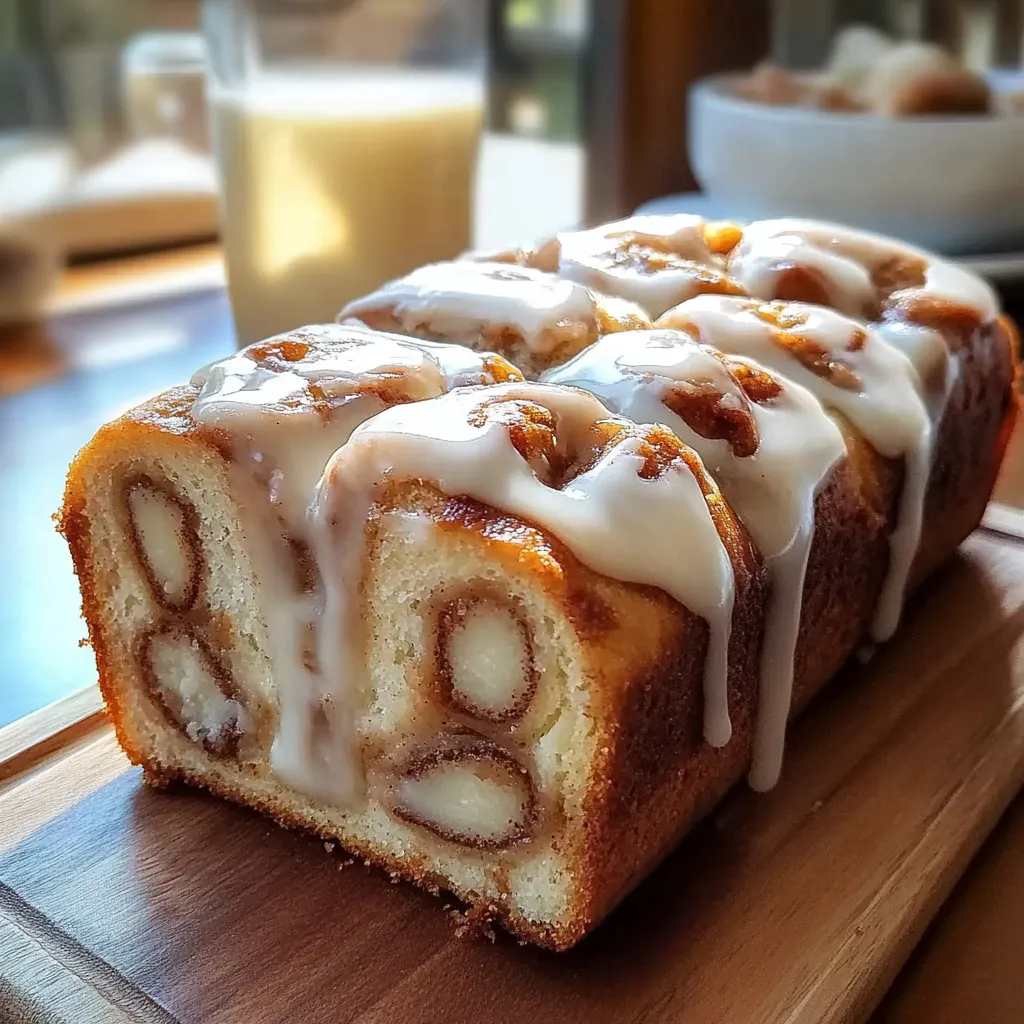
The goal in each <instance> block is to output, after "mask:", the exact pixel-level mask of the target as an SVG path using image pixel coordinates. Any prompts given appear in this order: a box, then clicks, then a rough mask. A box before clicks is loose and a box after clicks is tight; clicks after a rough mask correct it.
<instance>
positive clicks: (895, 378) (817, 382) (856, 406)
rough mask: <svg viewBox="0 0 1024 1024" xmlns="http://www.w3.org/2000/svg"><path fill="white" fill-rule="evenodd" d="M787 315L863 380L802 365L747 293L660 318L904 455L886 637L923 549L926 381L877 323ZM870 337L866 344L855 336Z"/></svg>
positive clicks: (811, 308) (803, 312) (886, 593)
mask: <svg viewBox="0 0 1024 1024" xmlns="http://www.w3.org/2000/svg"><path fill="white" fill-rule="evenodd" d="M782 308H783V309H784V310H785V312H786V313H787V314H791V315H793V316H796V317H799V318H801V319H802V320H803V322H801V323H800V324H799V325H798V326H795V327H794V328H793V329H792V330H791V331H786V332H784V333H787V334H789V335H790V336H795V337H804V338H808V339H810V340H811V341H812V342H816V343H818V344H819V345H821V346H822V347H823V348H824V349H825V350H826V351H827V352H828V353H829V354H830V356H831V357H832V358H835V359H838V360H840V361H841V362H842V363H843V364H844V365H845V366H847V367H848V368H849V370H851V371H852V372H853V373H854V374H856V376H857V378H859V381H860V386H859V387H854V388H846V387H840V386H837V385H836V384H834V383H832V382H831V381H830V380H828V379H826V378H825V377H822V376H819V375H818V374H816V373H814V372H813V371H811V370H810V369H808V368H807V367H806V366H804V365H803V364H802V363H800V362H799V361H798V360H797V359H796V358H795V357H794V356H793V355H792V354H791V353H790V351H789V350H788V349H787V348H786V347H784V346H783V345H780V344H779V343H778V342H777V341H776V340H775V335H776V333H777V329H776V328H773V327H772V326H771V325H770V324H769V323H766V322H765V321H764V320H763V319H762V318H761V317H760V316H758V314H757V312H756V310H757V303H755V302H753V301H751V300H749V299H742V298H734V297H731V296H719V295H699V296H697V297H696V298H694V299H690V300H689V301H687V302H684V303H682V304H681V305H680V306H677V307H676V308H675V309H674V310H671V311H670V312H669V313H668V314H666V315H665V316H664V317H662V318H661V320H659V322H658V325H659V326H664V327H680V328H683V329H686V328H691V329H693V330H695V331H697V333H698V334H699V336H700V340H701V341H702V342H704V343H705V344H709V345H712V346H714V347H715V348H717V349H720V350H721V351H722V352H727V353H731V354H738V355H744V356H750V357H752V358H754V359H756V360H757V361H758V362H760V363H763V364H764V365H765V366H769V367H771V368H772V369H773V370H777V371H778V372H779V373H781V374H783V375H784V376H785V377H788V378H790V379H791V380H794V381H796V382H797V383H799V384H802V385H803V386H804V387H806V388H807V389H808V390H809V391H811V392H812V393H813V394H815V395H816V396H817V397H818V399H819V400H820V401H821V402H822V403H823V404H824V405H826V406H830V407H832V408H835V409H837V410H839V412H841V413H842V414H843V415H844V416H846V417H847V418H848V419H849V420H850V421H851V422H852V423H853V424H854V425H855V426H856V427H857V429H858V430H859V431H860V432H861V433H862V434H863V435H864V436H865V437H866V438H867V440H868V441H869V442H870V443H871V444H872V446H873V447H874V448H875V449H876V450H877V451H878V452H879V453H880V454H882V455H884V456H885V457H887V458H903V459H904V463H905V471H904V472H905V478H904V482H903V489H902V492H901V496H900V505H899V513H898V517H897V523H896V528H895V529H894V530H893V533H892V536H891V538H890V545H891V555H890V564H889V572H888V576H887V578H886V582H885V585H884V587H883V590H882V594H881V596H880V598H879V603H878V608H877V611H876V615H875V620H874V624H873V626H872V638H873V639H875V640H887V639H888V638H889V637H890V636H891V635H892V633H893V632H894V631H895V629H896V625H897V623H898V621H899V616H900V610H901V607H902V602H903V595H904V592H905V590H906V583H907V577H908V575H909V572H910V567H911V564H912V562H913V559H914V555H915V554H916V552H917V545H918V540H919V538H920V535H921V519H922V514H923V511H924V496H925V488H926V487H927V484H928V475H929V472H930V470H931V450H932V436H933V424H932V418H931V416H930V415H929V412H928V409H927V408H926V406H925V402H924V399H923V398H922V393H921V392H922V385H921V380H920V378H919V376H918V373H917V371H916V370H915V368H914V365H913V363H911V361H910V359H909V358H908V357H907V356H906V355H904V354H903V352H902V351H900V350H899V349H897V348H894V347H893V346H892V345H891V344H889V343H888V342H887V341H886V340H885V338H884V337H883V336H882V335H881V334H880V333H879V332H878V331H877V330H875V329H874V328H872V327H870V326H865V325H864V324H863V321H856V320H853V319H850V318H849V317H846V316H843V315H842V314H840V313H837V312H835V311H834V310H831V309H828V308H827V307H824V306H815V305H809V304H805V303H798V302H792V303H785V304H783V305H782ZM857 337H862V338H863V343H862V344H861V345H860V347H859V348H850V347H849V346H850V342H851V341H852V340H853V339H854V338H857Z"/></svg>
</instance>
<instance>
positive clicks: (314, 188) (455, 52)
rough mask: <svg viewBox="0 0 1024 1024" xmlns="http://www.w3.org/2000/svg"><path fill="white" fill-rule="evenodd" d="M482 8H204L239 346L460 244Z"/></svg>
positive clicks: (300, 2) (383, 0)
mask: <svg viewBox="0 0 1024 1024" xmlns="http://www.w3.org/2000/svg"><path fill="white" fill-rule="evenodd" d="M486 6H487V5H486V4H485V3H483V2H481V0H204V9H203V20H204V32H205V35H206V39H207V45H208V48H209V52H210V78H209V87H208V88H209V96H208V105H209V109H210V118H211V128H212V135H213V142H214V148H215V151H216V154H217V162H218V166H219V172H220V180H221V219H222V234H223V241H224V252H225V259H226V263H227V274H228V286H229V290H230V294H231V305H232V309H233V311H234V317H235V326H236V329H237V333H238V342H239V344H240V345H245V344H248V343H250V342H252V341H257V340H259V339H261V338H265V337H268V336H269V335H272V334H276V333H279V332H281V331H287V330H290V329H292V328H294V327H298V326H300V325H302V324H306V323H317V322H324V321H329V320H333V319H334V317H335V315H336V314H337V312H338V310H339V309H341V307H342V306H343V305H345V303H347V302H348V301H349V300H351V299H354V298H356V297H358V296H359V295H362V294H365V293H366V292H368V291H370V290H372V289H374V288H376V287H377V286H378V285H379V284H381V283H382V282H384V281H386V280H389V279H390V278H393V277H397V276H400V275H402V274H405V273H407V272H408V271H410V270H412V269H413V268H415V267H417V266H419V265H420V264H423V263H429V262H433V261H436V260H444V259H450V258H452V257H454V256H456V255H457V254H458V253H460V252H461V251H463V250H464V249H466V248H467V247H468V246H469V244H470V240H471V227H472V225H471V210H472V205H473V190H474V178H475V174H476V165H477V155H478V149H479V143H480V133H481V126H482V122H483V106H484V59H483V58H484V43H483V40H484V26H483V19H484V14H485V9H486Z"/></svg>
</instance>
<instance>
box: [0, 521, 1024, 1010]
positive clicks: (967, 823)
mask: <svg viewBox="0 0 1024 1024" xmlns="http://www.w3.org/2000/svg"><path fill="white" fill-rule="evenodd" d="M1022 627H1024V543H1021V542H1020V541H1018V540H1011V539H1009V538H1007V537H1004V536H1002V535H999V534H995V533H987V532H982V533H979V534H976V535H975V536H974V537H973V538H971V539H970V540H969V541H968V542H967V544H966V545H965V546H964V548H963V550H962V552H961V554H960V555H958V557H957V558H956V559H955V560H954V562H953V564H952V565H951V566H950V567H949V569H948V570H947V571H946V572H944V573H943V574H942V575H941V576H940V577H939V578H938V579H937V580H936V581H935V583H934V584H933V585H932V586H931V587H930V588H929V592H928V593H927V594H926V595H925V596H924V597H923V598H922V599H921V600H919V601H917V602H915V603H914V605H913V607H912V608H911V609H910V610H909V613H908V616H907V621H906V623H905V627H904V629H903V630H902V632H901V633H900V635H899V636H898V638H897V640H896V641H894V642H893V643H892V644H891V645H889V646H888V647H886V648H885V649H884V650H881V651H880V652H879V653H878V655H877V657H876V658H875V659H874V661H873V662H872V663H871V664H869V665H867V666H865V667H856V668H851V669H850V670H849V671H848V672H846V673H845V678H843V679H842V680H837V681H836V684H835V685H833V686H832V687H830V688H829V690H828V691H827V692H826V694H825V695H824V696H823V697H822V699H820V700H819V701H818V702H816V704H815V705H814V706H813V707H812V708H811V709H810V710H809V712H808V713H807V714H806V715H805V716H804V717H803V718H802V719H801V720H800V721H799V722H798V723H797V724H796V725H795V727H794V728H793V731H792V737H791V744H790V749H789V755H788V763H787V767H786V771H785V774H784V777H783V782H782V785H781V786H780V787H779V788H778V789H777V790H776V791H774V792H773V793H772V794H770V795H768V796H766V797H757V796H755V795H753V794H751V793H749V792H745V791H737V792H735V793H734V794H733V795H732V796H731V797H730V798H729V799H728V800H727V801H726V802H725V804H724V805H723V806H722V807H721V808H720V809H719V811H718V812H717V813H716V814H715V815H714V816H713V817H712V819H710V820H709V821H708V822H706V823H705V824H704V826H702V827H701V828H700V829H698V830H697V832H696V833H695V834H694V835H693V836H691V837H690V838H689V839H688V840H687V841H685V842H684V843H683V844H682V846H681V847H680V848H679V850H677V851H676V853H674V854H673V855H672V856H671V857H670V858H669V859H668V860H667V861H666V863H665V864H664V865H663V866H662V867H661V868H660V869H659V870H658V871H657V872H656V873H655V874H654V875H653V876H652V877H651V878H650V879H649V880H648V881H647V882H646V883H644V884H643V885H642V886H641V887H640V889H639V890H638V891H637V892H636V893H634V894H633V895H632V896H631V897H630V898H629V899H627V900H626V902H625V903H624V905H623V906H622V907H621V908H620V909H619V910H618V911H617V912H616V913H615V914H614V915H613V916H612V918H611V919H610V920H609V921H608V922H607V923H606V924H605V925H604V926H602V928H600V929H599V930H598V932H597V933H596V934H595V935H594V936H593V937H592V938H591V939H589V940H587V941H585V942H584V943H583V944H582V945H581V946H580V947H579V948H577V949H576V950H574V951H573V952H571V953H569V954H563V955H561V956H558V955H553V954H545V953H541V952H538V951H536V950H533V949H525V948H519V947H517V946H516V945H515V944H514V943H513V942H511V941H510V940H507V939H504V938H499V939H498V941H497V943H496V944H494V945H491V944H489V943H487V942H485V941H483V940H475V941H467V940H459V939H456V938H455V937H454V936H453V934H452V930H451V927H450V924H449V922H448V921H447V920H446V918H445V915H444V914H443V913H442V910H441V905H440V903H439V901H438V900H436V899H434V898H432V897H429V896H427V895H425V894H423V893H419V892H417V891H415V890H412V889H411V888H409V887H407V886H405V885H398V886H391V885H389V884H388V883H387V879H386V878H384V877H382V876H381V874H380V873H378V872H375V871H367V870H365V869H363V868H362V867H349V868H346V869H345V870H343V871H339V867H340V866H341V865H342V863H343V862H342V860H341V859H340V858H339V857H338V855H337V854H336V853H335V854H334V855H329V854H328V853H327V852H325V850H324V848H323V844H321V843H319V842H317V841H314V840H311V839H308V838H304V837H301V836H296V835H291V834H289V833H286V832H283V831H281V830H279V829H277V828H276V827H274V826H272V825H270V824H268V823H267V822H266V821H264V820H263V819H261V818H259V817H258V816H256V815H254V814H252V813H250V812H247V811H244V810H240V809H237V808H233V807H230V806H228V805H225V804H222V803H219V802H217V801H214V800H212V799H210V798H207V797H205V796H203V795H201V794H197V793H193V792H188V791H179V792H176V793H175V794H173V795H165V794H160V793H155V792H151V791H149V790H147V789H146V788H145V787H143V786H142V785H141V783H140V779H139V776H138V774H137V773H136V772H135V771H129V772H125V771H123V764H124V762H123V760H122V759H121V755H120V754H119V753H118V752H117V751H116V749H115V748H114V747H113V746H112V744H111V743H110V741H109V739H104V740H100V741H98V742H97V743H94V744H92V745H91V746H90V747H88V748H86V749H85V750H83V751H81V752H79V753H77V754H75V755H73V756H70V757H68V758H65V759H64V760H63V761H62V762H60V763H58V764H57V765H56V766H54V767H53V768H51V769H49V770H47V771H44V772H42V773H40V774H39V775H38V776H37V777H35V778H33V779H32V780H29V782H27V783H25V784H23V785H21V786H17V787H14V788H13V789H11V790H10V791H8V792H7V793H6V794H0V820H4V821H5V822H8V823H10V825H9V826H8V827H9V829H10V831H11V832H12V838H11V839H9V840H8V837H7V834H6V833H7V831H8V830H7V829H5V830H4V832H5V834H4V837H3V840H2V841H0V845H2V846H3V848H5V850H6V852H4V853H3V854H2V856H0V882H2V888H0V895H2V899H3V901H5V902H3V903H2V906H3V907H4V914H5V915H6V918H5V919H6V920H7V922H8V923H9V925H10V926H11V927H14V928H18V929H21V930H22V931H27V932H28V933H30V934H32V935H33V936H34V937H35V939H34V940H35V941H36V942H37V943H38V946H39V954H38V957H39V958H41V963H42V965H43V966H42V967H40V969H43V967H45V965H46V964H52V963H54V962H59V961H60V957H61V956H66V955H68V954H67V952H66V951H67V950H68V949H71V950H73V951H78V952H80V953H81V955H82V956H83V957H85V959H83V960H82V961H81V963H79V964H78V967H77V968H76V969H77V970H78V972H79V976H80V977H84V978H86V979H87V980H89V984H90V985H93V987H95V988H96V991H97V993H99V995H101V996H102V997H103V998H105V999H107V1000H108V1001H111V1002H112V1004H113V1005H114V1006H115V1007H116V1008H118V1009H121V1010H123V1009H124V1008H125V1006H127V1005H128V1003H129V1002H130V1001H131V1000H136V999H142V1000H149V1001H151V1002H152V1004H153V1005H154V1006H157V1007H159V1008H162V1011H167V1012H169V1013H171V1014H172V1016H173V1018H174V1019H177V1020H180V1021H200V1020H217V1021H224V1022H226V1024H230V1022H233V1021H258V1022H261V1021H264V1020H301V1021H304V1022H306V1021H308V1022H316V1021H358V1022H359V1024H370V1022H384V1021H403V1022H415V1021H437V1020H450V1021H463V1020H472V1021H477V1020H487V1021H495V1022H499V1021H509V1022H521V1021H527V1020H530V1021H540V1020H551V1019H557V1020H559V1021H560V1022H565V1024H573V1022H584V1021H587V1022H591V1021H612V1020H614V1021H660V1020H673V1021H680V1022H690V1021H693V1022H702V1024H703V1022H708V1021H730V1022H736V1024H742V1022H747V1021H757V1022H767V1021H775V1020H786V1021H788V1022H791V1024H810V1022H815V1024H818V1022H822V1021H840V1020H842V1021H847V1020H859V1019H864V1018H866V1017H867V1015H868V1014H869V1013H870V1012H871V1010H872V1008H873V1007H874V1006H875V1005H876V1004H877V1002H878V1001H879V999H880V998H881V996H882V995H883V993H884V991H885V989H886V988H887V987H888V985H889V984H890V982H891V981H892V979H893V977H894V976H895V974H896V972H897V971H898V970H899V967H900V965H901V964H902V962H903V961H904V959H905V958H906V956H907V955H908V954H909V952H910V951H911V949H912V947H913V945H914V943H915V941H916V940H917V938H918V937H919V936H920V934H921V932H922V931H923V929H924V928H925V927H926V925H927V923H928V921H929V920H930V919H931V918H932V916H933V915H934V913H935V911H936V909H937V907H938V906H939V904H940V903H941V901H942V900H943V899H944V898H945V896H946V895H947V894H948V893H949V891H950V889H951V888H952V887H953V885H954V884H955V882H956V879H957V877H958V876H959V875H960V874H961V872H962V871H963V870H964V868H965V867H966V865H967V863H968V861H969V859H970V858H971V856H972V854H973V853H974V852H975V850H976V849H977V848H978V846H979V844H981V843H982V841H983V840H984V838H985V836H986V835H987V834H988V832H989V831H990V830H991V828H992V827H993V825H994V824H995V822H996V820H997V818H998V817H999V815H1000V813H1001V812H1002V810H1003V809H1004V807H1005V806H1006V805H1007V803H1008V802H1009V801H1010V799H1011V798H1012V796H1013V795H1014V793H1015V792H1016V790H1017V789H1018V787H1019V786H1020V784H1021V782H1022V780H1024V639H1022ZM109 779H112V780H113V781H107V780H109ZM97 780H98V784H97ZM103 783H106V784H103ZM85 794H89V795H85ZM83 795H85V798H84V799H83ZM40 826H41V827H40ZM58 866H59V867H58ZM43 922H45V927H43ZM69 944H70V945H69ZM62 950H63V951H64V952H62ZM107 972H113V974H109V973H107ZM115 975H116V977H117V979H118V983H117V986H115V987H114V988H111V987H110V981H109V979H110V978H111V977H113V976H115ZM104 979H107V980H106V981H105V980H104ZM104 985H106V986H107V987H106V988H104V987H103V986H104ZM0 1005H2V1004H0ZM140 1005H141V1004H140ZM144 1005H146V1006H148V1005H149V1003H145V1004H144ZM147 1012H148V1011H147ZM142 1019H144V1020H145V1019H150V1018H147V1017H146V1016H145V1015H142ZM152 1019H154V1020H156V1019H159V1018H156V1017H153V1018H152Z"/></svg>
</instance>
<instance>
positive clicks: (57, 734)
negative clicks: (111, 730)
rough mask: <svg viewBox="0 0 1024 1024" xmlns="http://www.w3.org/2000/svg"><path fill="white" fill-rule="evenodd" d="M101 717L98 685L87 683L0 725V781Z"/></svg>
mask: <svg viewBox="0 0 1024 1024" xmlns="http://www.w3.org/2000/svg"><path fill="white" fill-rule="evenodd" d="M103 717H104V710H103V698H102V697H101V696H100V691H99V687H98V686H96V685H93V686H87V687H85V688H84V689H82V690H78V691H77V692H76V693H72V694H70V695H69V696H67V697H62V698H61V699H60V700H57V701H54V702H53V703H52V704H48V705H47V706H46V707H45V708H40V709H39V710H38V711H33V712H32V714H30V715H26V716H25V717H24V718H19V719H18V720H17V721H16V722H12V723H11V724H10V725H8V726H5V727H4V728H3V729H0V783H3V782H5V781H7V780H8V779H11V778H13V777H14V776H15V775H18V774H20V773H22V772H24V771H27V770H28V769H29V768H30V767H31V766H32V765H33V764H36V763H37V762H38V761H40V760H42V759H43V758H44V757H45V756H46V755H47V754H48V753H50V752H51V751H54V750H58V749H61V748H63V747H65V746H66V745H67V744H68V743H69V742H70V741H72V740H73V739H74V738H76V737H77V736H84V735H85V734H86V733H88V732H90V731H91V730H92V729H93V728H94V727H95V726H96V725H97V724H98V723H99V722H100V721H101V720H102V719H103Z"/></svg>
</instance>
